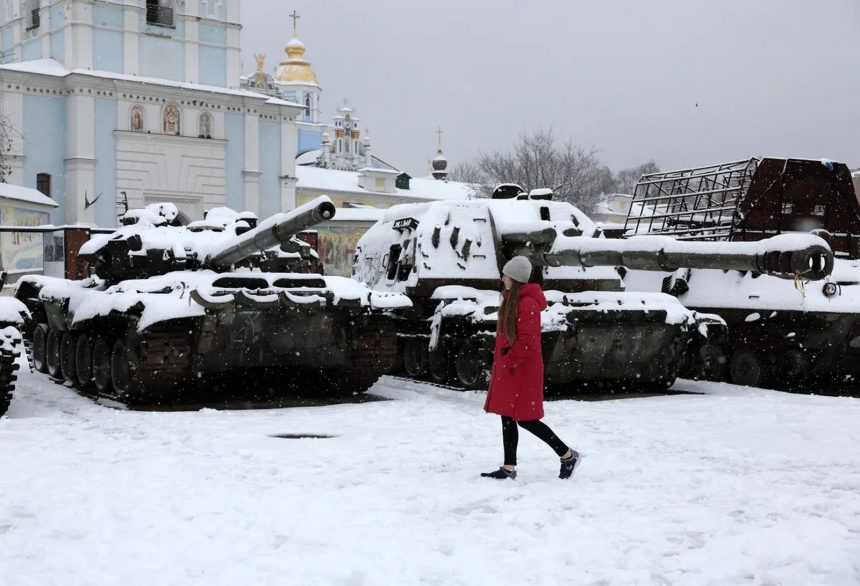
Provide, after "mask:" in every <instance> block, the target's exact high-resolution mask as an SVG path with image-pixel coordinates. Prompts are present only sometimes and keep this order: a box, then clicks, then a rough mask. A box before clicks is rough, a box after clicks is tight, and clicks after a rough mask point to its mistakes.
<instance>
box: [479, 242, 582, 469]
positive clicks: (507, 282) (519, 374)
mask: <svg viewBox="0 0 860 586" xmlns="http://www.w3.org/2000/svg"><path fill="white" fill-rule="evenodd" d="M531 273H532V265H531V263H530V262H529V260H528V259H527V258H526V257H524V256H515V257H514V258H512V259H511V260H509V261H508V262H507V263H506V264H505V266H504V268H503V269H502V283H503V285H504V291H503V292H502V298H503V299H502V304H501V307H499V321H498V326H497V328H496V350H495V353H494V355H493V372H492V375H491V377H490V388H489V390H488V391H487V401H486V403H484V410H485V411H487V412H488V413H496V414H497V415H501V416H502V444H503V446H504V449H505V463H504V465H503V466H502V467H501V468H499V469H498V470H496V471H494V472H484V473H482V474H481V476H484V477H486V478H498V479H505V478H516V477H517V442H518V440H519V432H518V430H517V426H518V425H519V427H522V428H523V429H525V430H528V431H530V432H531V433H533V434H534V435H536V436H537V437H538V438H540V439H542V440H543V441H544V442H546V443H547V444H548V445H549V446H550V447H551V448H552V449H553V450H555V453H556V454H558V456H559V457H560V458H561V470H560V471H559V474H558V477H559V478H570V475H571V474H573V470H574V469H575V468H576V465H577V464H578V463H579V453H578V452H577V451H576V450H572V449H570V448H569V447H567V444H565V443H564V442H563V441H561V439H559V438H558V436H557V435H555V433H553V431H552V430H551V429H550V428H549V426H547V425H546V424H545V423H544V422H543V421H540V419H541V418H542V417H543V353H542V352H541V342H540V313H541V311H543V310H544V309H546V306H547V304H546V297H544V295H543V291H542V290H541V288H540V285H538V284H536V283H529V282H528V281H529V277H531Z"/></svg>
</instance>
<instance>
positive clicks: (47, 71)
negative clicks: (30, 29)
mask: <svg viewBox="0 0 860 586" xmlns="http://www.w3.org/2000/svg"><path fill="white" fill-rule="evenodd" d="M3 71H19V72H22V73H29V74H36V75H47V76H52V77H66V76H68V75H72V74H75V75H85V76H88V77H97V78H100V79H112V80H115V81H131V82H136V83H144V84H147V85H155V86H161V87H172V88H179V89H184V90H193V91H200V92H209V93H214V94H224V95H230V96H239V97H243V98H256V99H261V100H265V101H266V103H267V104H272V105H275V106H290V107H295V108H304V106H302V105H301V104H296V103H294V102H288V101H286V100H282V99H280V98H271V97H269V96H267V95H265V94H259V93H257V92H252V91H248V90H241V89H230V88H225V87H219V86H214V85H204V84H198V83H186V82H183V81H173V80H169V79H160V78H156V77H143V76H140V75H128V74H125V73H115V72H113V71H99V70H91V69H72V70H69V69H66V68H65V67H64V66H63V64H62V63H60V62H58V61H55V60H54V59H36V60H33V61H22V62H20V63H10V64H7V65H0V72H3Z"/></svg>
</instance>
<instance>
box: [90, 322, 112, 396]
mask: <svg viewBox="0 0 860 586" xmlns="http://www.w3.org/2000/svg"><path fill="white" fill-rule="evenodd" d="M110 363H111V360H110V346H109V345H108V341H107V340H106V339H105V338H104V337H103V336H99V337H97V338H96V341H95V343H94V344H93V366H92V368H93V380H94V381H95V383H96V390H97V391H98V392H99V393H101V394H108V393H110V392H111V391H112V390H113V383H112V381H111V373H110Z"/></svg>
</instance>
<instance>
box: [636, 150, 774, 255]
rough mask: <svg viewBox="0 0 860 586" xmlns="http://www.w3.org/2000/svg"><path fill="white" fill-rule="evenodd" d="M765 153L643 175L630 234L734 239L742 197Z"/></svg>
mask: <svg viewBox="0 0 860 586" xmlns="http://www.w3.org/2000/svg"><path fill="white" fill-rule="evenodd" d="M758 164H759V159H757V158H755V157H752V158H749V159H745V160H741V161H732V162H730V163H722V164H719V165H710V166H707V167H696V168H692V169H683V170H680V171H667V172H659V173H650V174H646V175H643V176H642V177H641V179H640V180H639V182H638V183H637V184H636V189H635V190H634V192H633V200H632V202H631V206H630V212H629V214H628V216H627V220H626V221H625V224H624V234H625V235H627V236H632V235H635V234H661V235H667V236H673V237H675V238H677V239H679V240H714V241H728V240H731V239H732V238H731V236H732V232H733V230H734V227H735V220H736V217H737V216H736V213H737V207H738V203H739V202H740V201H742V200H743V197H744V195H745V194H746V191H747V189H749V185H750V182H751V181H752V177H753V175H754V174H755V172H756V169H757V168H758Z"/></svg>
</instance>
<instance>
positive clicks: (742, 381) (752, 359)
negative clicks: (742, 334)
mask: <svg viewBox="0 0 860 586" xmlns="http://www.w3.org/2000/svg"><path fill="white" fill-rule="evenodd" d="M729 376H730V377H731V381H732V382H733V383H735V384H736V385H746V386H749V387H756V386H760V385H762V384H763V383H764V382H765V380H766V379H767V369H766V368H765V365H764V364H762V361H761V359H760V358H759V357H758V355H757V354H756V353H755V352H753V351H752V350H750V349H749V348H740V349H738V350H735V352H734V353H733V354H732V357H731V359H730V360H729Z"/></svg>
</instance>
